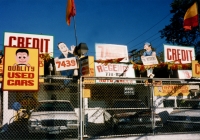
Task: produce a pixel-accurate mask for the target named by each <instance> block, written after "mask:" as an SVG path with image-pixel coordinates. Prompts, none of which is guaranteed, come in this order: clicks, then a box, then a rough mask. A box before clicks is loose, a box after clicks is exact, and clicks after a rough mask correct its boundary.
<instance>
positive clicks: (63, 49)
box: [58, 42, 75, 58]
mask: <svg viewBox="0 0 200 140" xmlns="http://www.w3.org/2000/svg"><path fill="white" fill-rule="evenodd" d="M58 49H59V50H60V51H61V52H62V54H63V55H64V56H65V57H66V58H67V57H68V53H71V54H73V52H74V49H75V46H71V50H69V49H68V47H67V45H66V44H65V43H63V42H60V43H58Z"/></svg>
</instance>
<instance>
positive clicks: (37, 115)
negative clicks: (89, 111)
mask: <svg viewBox="0 0 200 140" xmlns="http://www.w3.org/2000/svg"><path fill="white" fill-rule="evenodd" d="M29 119H30V120H50V119H53V120H69V119H70V120H77V119H78V117H77V115H76V113H75V112H65V111H56V112H50V111H49V112H32V114H31V116H30V118H29Z"/></svg>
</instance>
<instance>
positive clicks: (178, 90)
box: [154, 85, 189, 96]
mask: <svg viewBox="0 0 200 140" xmlns="http://www.w3.org/2000/svg"><path fill="white" fill-rule="evenodd" d="M188 94H189V85H162V86H156V87H154V95H155V96H180V95H182V96H187V95H188Z"/></svg>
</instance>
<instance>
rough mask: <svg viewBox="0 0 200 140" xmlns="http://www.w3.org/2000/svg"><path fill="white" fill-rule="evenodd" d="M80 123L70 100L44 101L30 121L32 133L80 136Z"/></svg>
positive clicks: (29, 126) (33, 113)
mask: <svg viewBox="0 0 200 140" xmlns="http://www.w3.org/2000/svg"><path fill="white" fill-rule="evenodd" d="M78 127H79V121H78V116H77V114H76V112H75V110H74V107H73V106H72V104H71V103H70V101H68V100H43V101H40V102H39V105H38V107H37V108H36V109H35V110H34V111H33V112H32V113H31V115H30V118H29V120H28V129H29V132H30V133H48V134H59V133H63V132H65V133H71V134H73V136H77V135H78Z"/></svg>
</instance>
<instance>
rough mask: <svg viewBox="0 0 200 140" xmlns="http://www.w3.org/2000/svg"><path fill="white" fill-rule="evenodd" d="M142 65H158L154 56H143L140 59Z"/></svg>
mask: <svg viewBox="0 0 200 140" xmlns="http://www.w3.org/2000/svg"><path fill="white" fill-rule="evenodd" d="M141 59H142V63H143V65H153V64H158V60H157V58H156V56H145V57H141Z"/></svg>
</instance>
